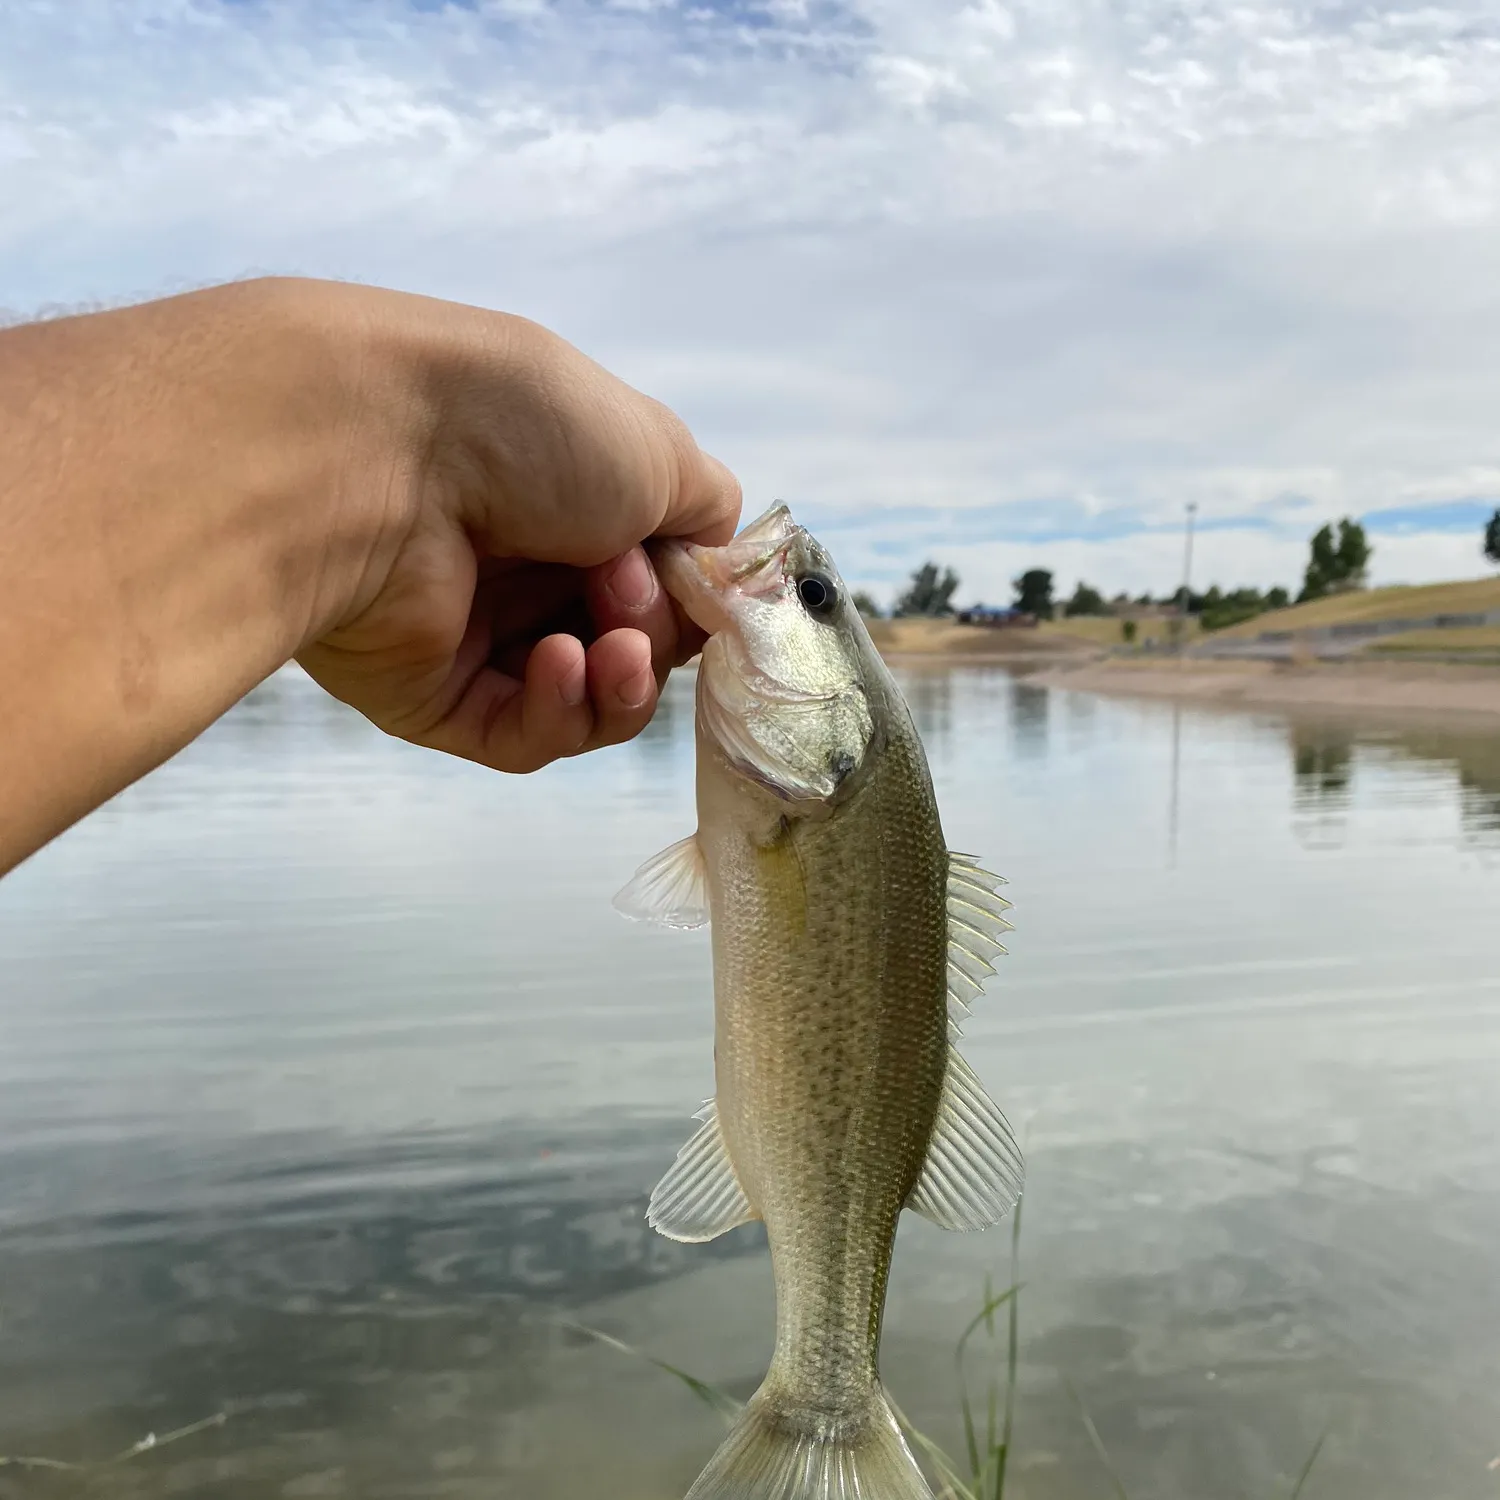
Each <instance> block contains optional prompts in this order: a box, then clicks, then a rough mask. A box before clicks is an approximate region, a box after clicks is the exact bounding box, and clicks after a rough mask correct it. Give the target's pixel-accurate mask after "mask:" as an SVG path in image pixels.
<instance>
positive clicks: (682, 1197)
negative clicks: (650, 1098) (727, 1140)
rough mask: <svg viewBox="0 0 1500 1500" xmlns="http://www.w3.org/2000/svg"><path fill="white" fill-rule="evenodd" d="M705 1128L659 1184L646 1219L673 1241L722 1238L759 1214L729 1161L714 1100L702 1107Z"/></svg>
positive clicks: (682, 1151) (685, 1148) (699, 1114)
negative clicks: (722, 1235) (751, 1204)
mask: <svg viewBox="0 0 1500 1500" xmlns="http://www.w3.org/2000/svg"><path fill="white" fill-rule="evenodd" d="M697 1118H698V1119H700V1120H702V1121H703V1128H702V1129H701V1130H699V1131H698V1133H697V1134H696V1135H694V1136H693V1138H692V1139H691V1140H690V1141H689V1142H688V1143H687V1145H685V1146H684V1147H683V1148H682V1150H681V1151H679V1152H678V1153H677V1160H676V1161H675V1162H673V1163H672V1167H671V1170H670V1171H669V1172H668V1173H667V1175H666V1176H665V1177H663V1178H662V1180H661V1181H660V1182H659V1183H657V1184H656V1191H655V1192H654V1193H652V1195H651V1205H650V1207H649V1208H647V1210H646V1222H647V1223H648V1224H650V1226H651V1227H652V1228H653V1229H654V1230H656V1231H657V1233H658V1234H664V1235H666V1237H667V1238H668V1239H669V1240H688V1241H702V1240H712V1239H717V1238H718V1237H719V1235H721V1234H724V1233H725V1232H727V1231H728V1230H731V1229H733V1228H734V1227H735V1226H736V1225H738V1224H748V1223H749V1222H750V1221H751V1220H752V1219H758V1218H759V1217H760V1215H759V1214H757V1213H756V1212H755V1210H754V1209H753V1208H751V1206H750V1200H749V1198H747V1197H746V1196H745V1190H744V1188H743V1187H741V1186H740V1179H739V1177H738V1175H737V1174H736V1173H735V1170H734V1163H733V1162H731V1161H730V1159H729V1150H728V1148H727V1147H726V1146H725V1144H724V1133H723V1131H722V1130H720V1129H719V1110H718V1106H717V1105H716V1104H715V1103H714V1101H713V1100H712V1099H710V1100H709V1101H708V1103H707V1104H705V1105H704V1106H703V1108H702V1109H701V1110H699V1112H698V1115H697Z"/></svg>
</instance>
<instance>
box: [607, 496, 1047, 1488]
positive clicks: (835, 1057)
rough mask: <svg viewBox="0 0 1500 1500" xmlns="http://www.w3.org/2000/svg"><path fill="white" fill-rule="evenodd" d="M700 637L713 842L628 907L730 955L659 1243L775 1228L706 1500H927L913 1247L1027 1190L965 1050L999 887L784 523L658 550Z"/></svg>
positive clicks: (637, 890)
mask: <svg viewBox="0 0 1500 1500" xmlns="http://www.w3.org/2000/svg"><path fill="white" fill-rule="evenodd" d="M653 558H654V561H655V564H656V567H657V571H658V575H659V577H660V578H661V581H662V584H663V585H664V587H665V588H666V590H667V592H668V593H669V594H670V595H671V596H672V597H673V599H674V600H675V601H676V602H677V604H678V605H679V606H680V608H681V609H682V610H683V611H684V612H685V613H686V614H687V615H688V616H689V617H690V618H691V619H692V620H693V621H695V622H696V623H697V624H698V625H699V626H700V627H701V628H702V629H703V631H705V632H706V634H707V640H706V643H705V645H704V647H703V650H702V655H701V658H700V662H699V667H698V677H697V689H696V711H695V737H696V762H697V770H696V797H697V813H698V827H697V829H696V830H695V831H694V832H693V833H692V834H691V835H689V836H688V837H686V838H684V839H680V840H679V841H677V842H676V843H674V844H672V845H670V846H669V847H668V848H666V849H664V850H663V851H662V852H661V853H660V854H658V855H656V856H655V857H653V858H652V859H649V860H647V861H646V862H645V863H644V864H643V865H642V866H641V867H640V869H639V870H638V871H637V872H636V874H635V876H634V878H633V879H632V880H631V881H630V882H629V884H628V885H626V886H625V888H624V889H623V890H622V891H620V893H619V894H618V896H617V897H616V898H615V905H616V906H617V907H618V908H619V909H620V910H621V911H622V912H624V913H625V914H626V915H627V916H630V917H633V918H636V919H638V920H645V921H650V922H655V923H658V924H660V925H664V926H668V927H678V928H694V927H701V926H703V925H705V924H707V925H708V926H709V927H710V932H711V937H712V951H713V980H714V1073H715V1087H716V1094H715V1097H714V1098H713V1099H711V1100H710V1101H708V1103H707V1104H705V1105H704V1107H703V1109H702V1110H701V1111H700V1112H699V1114H698V1115H697V1116H696V1117H695V1118H696V1119H697V1120H699V1121H700V1122H701V1124H700V1126H699V1128H698V1130H697V1131H696V1133H694V1134H693V1135H692V1137H691V1138H690V1139H689V1141H688V1142H687V1144H686V1145H685V1146H684V1147H683V1148H682V1150H681V1151H680V1152H679V1153H678V1155H677V1158H676V1160H675V1162H674V1163H673V1165H672V1167H671V1168H670V1170H669V1171H668V1172H667V1174H666V1176H665V1177H663V1178H662V1180H661V1182H660V1183H659V1184H658V1185H657V1187H656V1190H655V1192H654V1193H653V1194H652V1195H651V1199H650V1205H649V1208H648V1210H647V1219H648V1221H649V1222H650V1224H651V1225H652V1227H653V1228H655V1229H656V1230H657V1231H658V1232H660V1233H661V1234H663V1235H665V1236H667V1237H668V1238H670V1239H673V1240H680V1241H686V1242H703V1241H707V1240H711V1239H714V1238H715V1237H717V1236H718V1235H721V1234H724V1233H726V1232H727V1231H729V1230H730V1229H733V1228H735V1227H736V1226H737V1225H740V1224H746V1223H750V1222H752V1221H754V1220H761V1221H763V1222H764V1224H765V1231H766V1239H767V1242H768V1245H769V1248H770V1254H771V1264H772V1270H773V1273H774V1279H775V1285H776V1340H775V1347H774V1352H773V1354H772V1357H771V1363H770V1367H769V1369H768V1371H767V1373H766V1376H765V1379H764V1381H763V1383H762V1384H761V1386H760V1387H759V1389H758V1390H757V1391H756V1392H755V1394H754V1395H753V1396H752V1397H751V1398H750V1400H749V1402H748V1403H747V1404H746V1406H745V1407H744V1409H743V1411H742V1413H741V1415H740V1416H739V1418H738V1419H737V1421H736V1422H735V1424H734V1426H733V1427H732V1428H731V1429H730V1431H729V1434H728V1436H727V1437H726V1438H725V1440H724V1442H723V1444H722V1446H721V1447H720V1448H719V1449H718V1451H717V1452H716V1453H715V1454H714V1455H713V1457H712V1458H711V1459H710V1460H709V1463H708V1465H707V1467H706V1468H705V1469H704V1470H703V1472H702V1474H701V1475H700V1476H699V1478H698V1480H697V1481H696V1483H694V1485H693V1487H692V1488H691V1490H689V1491H688V1497H687V1500H825V1497H826V1500H931V1496H932V1490H931V1489H930V1487H929V1486H928V1484H927V1481H926V1480H925V1478H924V1477H923V1475H922V1472H921V1470H920V1468H919V1467H918V1465H917V1463H916V1461H915V1459H914V1457H913V1455H912V1452H911V1449H910V1447H909V1446H908V1444H907V1442H906V1440H905V1437H904V1436H903V1434H902V1430H901V1426H900V1423H899V1422H898V1420H897V1418H896V1415H895V1412H894V1410H893V1408H892V1406H891V1403H890V1401H889V1399H888V1398H887V1397H886V1395H885V1392H884V1388H883V1386H882V1384H881V1379H880V1371H879V1346H880V1331H881V1321H882V1318H883V1315H884V1310H885V1298H886V1286H887V1279H888V1276H889V1272H890V1264H891V1256H892V1252H893V1249H894V1243H895V1236H896V1227H897V1222H898V1220H899V1218H900V1216H901V1214H902V1212H903V1210H905V1209H910V1210H912V1211H913V1212H915V1213H917V1214H920V1215H922V1216H923V1217H925V1218H927V1219H929V1220H931V1221H932V1222H933V1223H935V1224H939V1225H941V1226H943V1227H944V1228H947V1229H955V1230H978V1229H985V1228H988V1227H990V1226H992V1225H994V1224H996V1223H998V1222H1000V1221H1001V1220H1002V1219H1003V1218H1004V1217H1005V1215H1006V1214H1007V1213H1009V1212H1010V1211H1011V1209H1013V1208H1014V1207H1015V1205H1016V1203H1017V1202H1018V1201H1019V1199H1020V1196H1021V1191H1022V1187H1023V1181H1024V1166H1023V1162H1022V1157H1021V1152H1020V1149H1019V1147H1018V1146H1017V1143H1016V1140H1015V1136H1014V1134H1013V1132H1012V1130H1011V1128H1010V1126H1009V1124H1008V1123H1007V1122H1006V1119H1005V1116H1004V1115H1003V1114H1002V1113H1001V1112H1000V1110H999V1109H998V1108H997V1106H996V1105H995V1104H994V1103H993V1102H992V1101H991V1099H990V1098H989V1096H988V1095H987V1094H986V1093H985V1091H984V1089H983V1087H982V1086H981V1084H980V1082H979V1079H978V1078H977V1077H976V1076H975V1074H974V1071H973V1069H972V1068H970V1067H969V1065H968V1064H967V1063H966V1062H965V1061H964V1059H963V1058H962V1056H961V1055H960V1054H959V1052H958V1050H957V1048H956V1046H955V1043H956V1041H957V1040H958V1039H959V1035H960V1027H961V1024H962V1021H963V1019H964V1018H965V1016H966V1015H967V1014H968V1011H969V1004H970V1002H971V1001H972V1000H973V999H974V998H975V997H976V996H977V995H978V994H979V993H980V991H981V989H982V988H983V985H984V982H985V980H986V979H987V978H988V977H989V976H990V975H992V974H994V973H995V968H994V965H993V962H992V960H993V959H994V958H996V957H997V956H998V955H999V954H1001V953H1003V952H1004V951H1005V950H1004V948H1003V947H1002V946H1001V942H1000V938H1001V936H1002V935H1003V934H1004V933H1005V932H1006V931H1007V930H1009V928H1010V922H1009V921H1008V919H1007V918H1006V916H1005V915H1004V914H1005V912H1006V910H1007V909H1008V908H1009V906H1010V903H1009V902H1008V901H1007V900H1006V899H1005V898H1004V897H1003V896H1001V895H1000V894H999V888H1000V887H1001V886H1002V885H1003V884H1004V883H1005V882H1004V881H1002V880H1001V879H1000V878H999V877H998V876H995V875H992V874H990V873H988V872H987V871H985V870H983V869H981V868H980V866H979V863H978V860H977V859H976V858H975V857H974V856H972V855H968V854H960V853H954V852H951V851H950V850H949V849H948V847H947V844H946V842H945V839H944V836H943V830H942V825H941V821H940V819H939V817H938V808H937V800H936V797H935V794H934V791H933V785H932V777H931V774H930V772H929V770H928V765H927V759H926V756H925V753H924V751H923V748H922V743H921V740H920V739H919V737H918V735H917V731H916V727H915V725H914V724H913V722H912V717H911V714H910V712H909V710H908V708H907V705H906V702H905V700H904V699H903V697H902V695H901V691H900V688H899V687H898V685H897V683H896V681H895V679H894V678H893V677H892V675H891V673H890V671H889V670H888V669H887V667H886V665H885V663H884V661H883V660H882V658H881V656H880V654H879V652H878V651H877V650H876V649H875V646H874V644H873V642H872V641H871V639H870V634H869V631H868V630H867V629H866V627H865V624H864V621H863V620H862V619H861V617H860V613H859V611H858V609H857V608H856V607H855V606H854V603H853V601H852V599H851V597H850V594H849V591H848V589H847V587H846V585H845V584H844V581H843V579H842V578H841V577H840V576H839V573H838V570H837V569H836V567H835V566H834V563H833V559H832V558H831V557H830V556H829V554H828V552H827V550H826V548H824V547H823V546H822V545H821V544H820V543H819V542H818V541H817V540H816V539H815V538H814V537H813V536H811V535H810V534H809V533H808V532H807V531H806V530H805V529H804V528H803V527H801V526H799V525H797V524H796V522H795V521H794V520H793V519H792V516H791V512H790V511H789V509H788V508H787V507H786V506H785V505H779V504H778V505H776V506H773V507H772V508H771V509H770V510H768V511H767V512H766V513H765V514H764V515H763V516H761V517H760V518H759V519H758V520H756V521H754V522H752V523H751V524H750V525H749V526H747V527H746V528H745V529H744V530H743V531H741V532H740V533H739V535H738V536H736V537H735V538H734V539H733V540H732V541H730V542H729V543H727V544H726V545H724V546H720V547H706V546H698V545H695V544H693V543H690V542H682V541H670V542H664V543H655V544H653Z"/></svg>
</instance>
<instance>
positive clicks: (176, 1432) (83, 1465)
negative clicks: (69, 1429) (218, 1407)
mask: <svg viewBox="0 0 1500 1500" xmlns="http://www.w3.org/2000/svg"><path fill="white" fill-rule="evenodd" d="M228 1420H229V1413H228V1411H216V1412H215V1413H214V1414H213V1416H211V1417H201V1418H200V1419H199V1420H198V1421H196V1422H189V1423H188V1424H187V1426H185V1427H174V1428H173V1429H172V1430H171V1431H170V1432H164V1433H162V1435H161V1436H160V1437H158V1436H157V1435H156V1434H155V1433H154V1432H148V1433H147V1434H146V1435H145V1437H143V1438H139V1439H138V1440H137V1441H135V1442H133V1443H132V1444H131V1445H130V1446H129V1447H128V1448H122V1449H121V1450H120V1452H118V1453H112V1454H111V1455H110V1456H109V1457H108V1458H96V1459H85V1460H82V1461H81V1462H77V1463H70V1462H68V1460H66V1459H62V1458H42V1457H36V1456H27V1455H25V1454H17V1455H11V1454H8V1453H0V1469H51V1470H55V1471H59V1472H63V1473H72V1474H81V1473H83V1472H84V1471H85V1470H88V1469H103V1468H106V1467H108V1466H109V1465H110V1464H123V1463H126V1462H128V1461H129V1460H130V1459H132V1458H139V1457H140V1456H141V1454H143V1453H150V1452H152V1451H153V1450H154V1449H156V1448H165V1447H166V1446H167V1444H168V1443H179V1442H181V1441H182V1439H183V1438H188V1437H193V1436H194V1435H195V1434H197V1433H200V1432H206V1431H207V1430H208V1429H209V1428H210V1427H222V1426H223V1425H224V1424H225V1423H226V1422H227V1421H228Z"/></svg>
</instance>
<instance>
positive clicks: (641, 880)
mask: <svg viewBox="0 0 1500 1500" xmlns="http://www.w3.org/2000/svg"><path fill="white" fill-rule="evenodd" d="M615 910H616V911H619V912H623V913H624V914H625V915H626V916H627V917H630V918H632V919H633V920H635V921H637V922H655V923H657V924H658V925H660V926H662V927H702V926H703V924H704V923H705V922H707V921H708V869H707V866H706V865H705V864H704V863H703V850H702V848H701V847H700V846H699V844H698V835H697V834H696V833H690V834H689V835H688V836H687V837H686V838H685V839H678V840H677V842H676V843H675V844H668V845H667V847H666V848H665V849H663V850H661V851H660V852H659V853H657V854H653V855H652V856H651V858H650V859H648V860H647V861H646V863H645V864H643V865H642V866H641V867H640V869H639V870H637V871H636V872H635V874H634V875H633V876H631V878H630V880H629V882H628V883H627V884H626V885H625V887H624V888H623V889H622V890H621V891H620V893H619V894H618V895H617V896H616V897H615Z"/></svg>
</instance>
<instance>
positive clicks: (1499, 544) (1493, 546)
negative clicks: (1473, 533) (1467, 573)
mask: <svg viewBox="0 0 1500 1500" xmlns="http://www.w3.org/2000/svg"><path fill="white" fill-rule="evenodd" d="M1484 555H1485V556H1486V557H1487V558H1489V560H1490V561H1491V562H1492V563H1500V509H1497V510H1496V511H1495V514H1494V515H1492V516H1491V517H1490V519H1489V524H1488V525H1487V526H1486V527H1485V528H1484Z"/></svg>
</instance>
